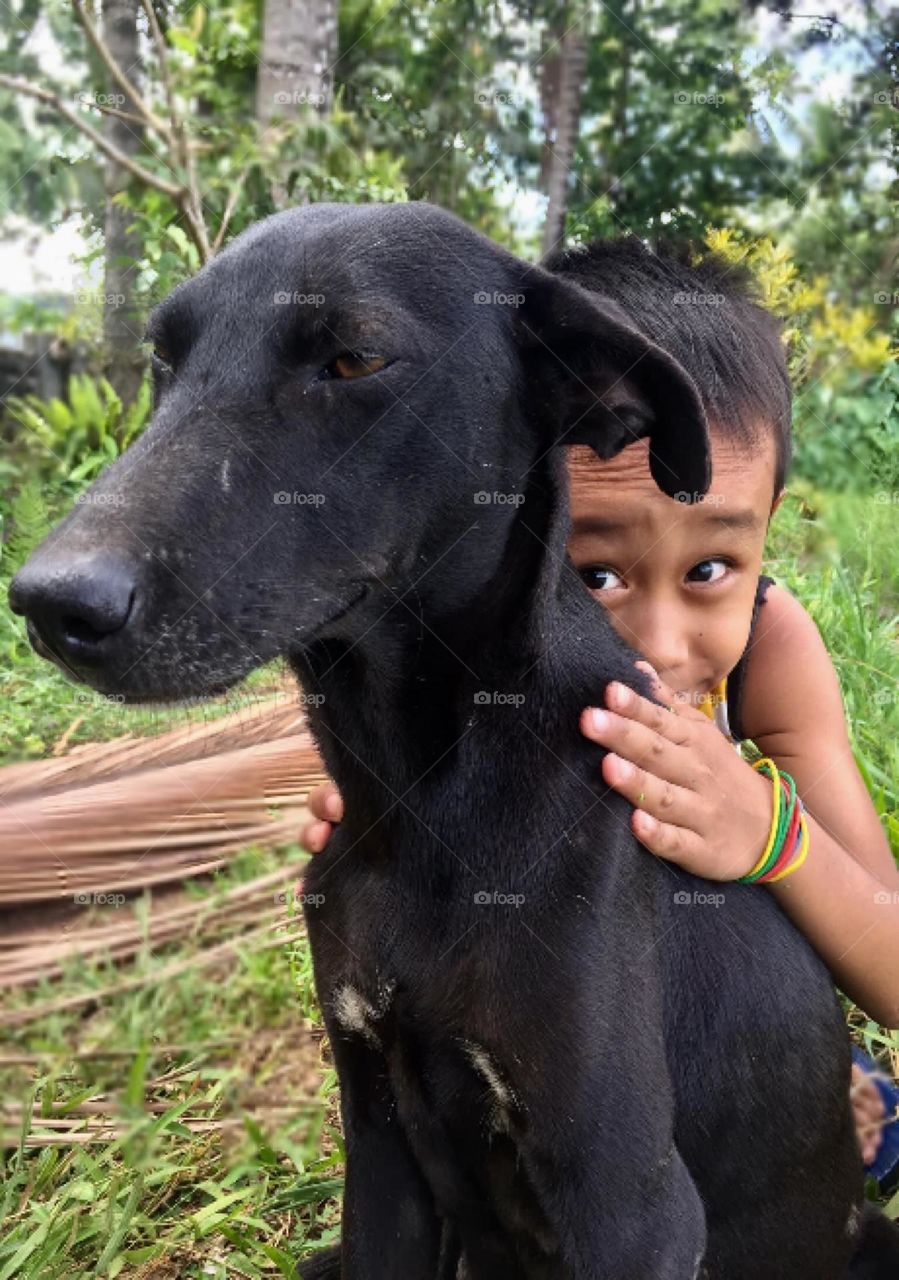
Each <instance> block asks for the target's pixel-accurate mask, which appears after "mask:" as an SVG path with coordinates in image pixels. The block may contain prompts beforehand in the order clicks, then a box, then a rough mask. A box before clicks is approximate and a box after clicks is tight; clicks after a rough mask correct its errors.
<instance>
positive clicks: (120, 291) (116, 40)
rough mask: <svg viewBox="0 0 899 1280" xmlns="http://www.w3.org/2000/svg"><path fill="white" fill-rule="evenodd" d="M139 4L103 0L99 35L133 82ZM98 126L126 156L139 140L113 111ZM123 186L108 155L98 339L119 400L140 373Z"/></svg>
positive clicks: (134, 242)
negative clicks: (117, 198) (118, 201)
mask: <svg viewBox="0 0 899 1280" xmlns="http://www.w3.org/2000/svg"><path fill="white" fill-rule="evenodd" d="M139 9H140V4H139V0H102V21H103V27H102V30H103V39H104V40H105V42H106V44H107V46H108V48H109V51H110V53H111V54H112V56H113V58H114V59H115V60H116V62H117V63H118V64H119V66H120V67H122V68H123V69H124V70H125V72H126V74H127V76H128V79H129V80H131V81H133V82H134V84H135V85H136V84H137V83H138V78H139V75H140V69H141V68H140V52H139V48H138V35H137V15H138V12H139ZM106 92H107V94H108V95H109V103H110V104H111V105H113V106H115V107H118V108H120V109H121V110H123V111H133V104H132V103H131V102H130V101H125V100H124V98H125V95H124V94H123V93H122V90H121V87H120V86H119V85H118V84H117V83H116V82H115V81H114V80H113V79H112V78H111V77H110V78H109V80H108V83H107V86H106ZM103 127H104V131H105V133H106V136H107V137H108V138H109V140H110V142H112V143H113V144H114V145H115V146H116V147H117V148H118V149H119V150H120V151H124V152H125V154H126V155H129V156H136V155H137V154H138V153H139V152H140V150H141V147H142V146H143V141H144V137H143V130H142V129H141V128H140V126H138V125H135V124H132V123H130V122H128V121H125V120H120V119H118V118H117V117H116V116H105V117H104V126H103ZM127 185H128V175H127V173H126V172H125V170H123V169H122V168H121V166H120V165H117V164H115V163H114V162H113V161H111V160H108V161H107V162H106V167H105V186H106V216H105V220H104V241H105V276H104V287H103V291H104V297H103V339H104V345H105V357H106V358H105V365H106V376H107V377H108V378H109V381H110V382H111V383H112V385H113V387H114V388H115V390H116V392H117V393H118V395H119V397H120V398H121V400H122V402H123V403H124V404H130V403H131V402H132V401H133V400H134V398H135V397H136V395H137V392H138V389H139V388H140V384H141V380H142V378H143V374H144V356H143V351H142V348H141V345H140V343H141V336H142V333H143V324H142V318H141V315H140V313H139V309H138V307H137V305H136V303H135V298H134V291H135V285H136V282H137V272H138V263H139V259H140V256H141V251H142V245H141V240H140V237H139V236H138V235H136V234H135V233H134V232H133V231H131V230H129V226H130V224H131V222H132V221H133V215H132V214H131V213H129V212H128V210H127V209H122V208H121V207H120V206H119V205H117V204H116V203H115V202H114V200H113V197H114V196H116V195H117V194H118V193H119V192H121V191H124V190H125V188H126V187H127Z"/></svg>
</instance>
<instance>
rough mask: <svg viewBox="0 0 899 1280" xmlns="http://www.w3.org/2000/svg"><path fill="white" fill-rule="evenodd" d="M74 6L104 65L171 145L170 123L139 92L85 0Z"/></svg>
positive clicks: (74, 2) (140, 112)
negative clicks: (103, 34)
mask: <svg viewBox="0 0 899 1280" xmlns="http://www.w3.org/2000/svg"><path fill="white" fill-rule="evenodd" d="M72 8H73V9H74V10H75V14H76V16H77V18H78V21H79V22H80V23H81V25H82V27H83V28H84V31H85V34H86V35H87V38H88V40H90V42H91V44H92V45H93V46H94V48H95V49H96V51H97V53H98V54H99V55H100V58H101V60H102V62H103V65H104V66H105V67H106V69H107V71H108V72H109V74H110V75H111V76H112V78H113V79H114V80H115V82H116V84H117V85H118V86H119V88H120V89H121V90H122V91H123V92H124V93H125V94H126V96H127V97H129V98H130V99H131V101H132V102H133V103H134V105H135V107H136V108H137V111H138V113H139V114H140V115H141V116H143V118H144V120H145V121H146V123H147V124H148V125H149V126H150V128H151V129H153V131H154V132H155V133H158V134H159V136H160V138H164V139H165V141H166V142H168V143H169V144H170V145H171V142H172V137H171V132H170V130H169V127H168V125H167V124H166V123H165V121H164V120H160V118H159V116H158V115H157V114H156V112H155V111H153V109H152V108H151V107H150V106H149V104H148V103H147V102H145V101H144V99H143V98H142V97H141V95H140V94H139V93H138V91H137V88H136V87H135V85H133V84H132V83H131V81H130V80H129V79H128V77H127V75H126V74H125V72H124V71H123V70H122V68H121V67H120V66H119V64H118V63H117V62H116V60H115V58H114V57H113V56H112V54H111V53H110V52H109V49H108V48H107V47H106V42H105V41H104V40H103V38H102V36H101V35H100V33H99V32H98V31H97V28H96V27H95V26H94V24H93V21H92V19H91V18H89V17H88V14H87V11H86V10H85V8H84V4H83V0H72Z"/></svg>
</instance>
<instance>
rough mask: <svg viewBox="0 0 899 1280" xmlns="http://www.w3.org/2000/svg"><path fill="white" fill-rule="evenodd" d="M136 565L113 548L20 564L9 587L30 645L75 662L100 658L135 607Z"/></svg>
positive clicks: (10, 601) (67, 554)
mask: <svg viewBox="0 0 899 1280" xmlns="http://www.w3.org/2000/svg"><path fill="white" fill-rule="evenodd" d="M136 594H137V571H136V566H135V565H134V564H133V563H132V562H131V561H129V560H127V559H126V558H125V557H123V556H121V555H118V554H116V553H114V552H112V551H95V552H87V553H66V552H59V553H57V554H54V555H52V556H47V557H41V556H39V557H38V558H37V559H36V560H34V561H32V562H29V563H28V564H26V565H25V567H24V569H22V570H21V571H20V572H19V573H18V574H16V576H15V578H13V581H12V585H11V586H10V591H9V603H10V607H11V608H12V610H13V611H14V612H15V613H19V614H23V615H24V616H25V618H27V620H28V629H29V634H30V636H31V639H32V643H34V644H35V647H36V648H38V649H40V648H41V646H43V647H44V648H45V649H47V650H48V651H49V652H48V654H47V655H46V656H55V657H57V658H60V659H63V660H64V661H67V662H73V663H77V664H78V665H85V664H88V665H89V664H90V663H91V662H100V661H102V660H103V658H104V657H105V656H106V653H107V649H108V641H109V639H110V637H112V636H114V635H116V634H117V633H118V632H120V631H122V629H123V628H124V627H125V625H126V623H127V622H128V619H129V618H130V616H131V614H132V613H133V610H134V603H135V598H136Z"/></svg>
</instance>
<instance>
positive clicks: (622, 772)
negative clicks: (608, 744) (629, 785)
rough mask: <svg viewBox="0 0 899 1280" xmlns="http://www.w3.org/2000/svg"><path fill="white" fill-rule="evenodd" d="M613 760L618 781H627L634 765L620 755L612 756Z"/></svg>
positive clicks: (632, 772) (632, 774) (632, 773)
mask: <svg viewBox="0 0 899 1280" xmlns="http://www.w3.org/2000/svg"><path fill="white" fill-rule="evenodd" d="M612 759H613V760H614V761H615V772H616V773H617V775H618V781H619V782H628V781H629V780H630V779H631V778H632V777H633V776H634V766H633V765H632V764H631V762H630V760H623V759H622V758H621V756H612Z"/></svg>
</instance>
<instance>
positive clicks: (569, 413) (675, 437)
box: [515, 267, 711, 502]
mask: <svg viewBox="0 0 899 1280" xmlns="http://www.w3.org/2000/svg"><path fill="white" fill-rule="evenodd" d="M520 295H521V296H522V298H523V301H522V302H521V305H519V306H518V307H517V309H516V313H515V314H516V320H517V323H518V326H519V333H518V337H519V343H520V345H521V353H522V360H523V365H524V370H525V377H526V379H527V383H528V391H529V396H530V402H531V404H532V405H534V406H535V407H536V409H537V412H538V413H539V415H540V418H541V420H542V421H543V423H544V424H545V426H546V430H547V431H548V432H549V433H550V434H551V435H552V436H553V440H554V443H556V444H565V445H568V444H588V445H590V447H591V448H592V449H594V450H595V452H596V453H597V454H598V455H599V457H600V458H611V457H613V456H614V454H616V453H618V452H619V450H621V449H623V448H624V447H625V445H628V444H630V443H631V442H632V441H634V440H639V439H641V438H642V437H644V436H649V437H650V453H649V467H650V471H651V472H652V476H653V479H654V480H655V482H656V484H657V485H658V486H659V488H660V489H662V490H663V492H665V493H667V494H669V495H670V496H671V497H674V496H677V497H678V499H679V501H681V502H693V501H697V500H698V499H699V498H700V497H701V495H702V494H704V493H705V492H706V490H707V489H708V487H709V483H710V481H711V461H710V453H709V437H708V428H707V424H706V418H705V412H704V410H703V407H702V402H701V400H700V397H699V392H698V391H697V389H696V384H695V383H694V382H693V380H692V378H691V377H690V376H689V374H688V373H687V372H686V370H685V369H684V368H682V366H681V365H680V364H679V363H678V361H677V360H675V359H674V357H673V356H670V355H668V353H667V352H665V351H663V350H662V348H661V347H659V346H656V344H655V343H654V342H651V341H650V340H649V339H648V338H647V337H646V336H645V335H644V334H643V333H641V332H640V330H639V329H636V328H635V327H634V326H633V325H632V324H631V323H630V322H629V320H628V318H627V315H626V314H625V312H624V311H623V309H622V308H621V307H620V306H619V305H618V304H617V303H615V302H613V301H612V299H611V298H605V297H603V296H602V295H601V294H596V293H591V292H589V291H588V290H586V289H583V288H581V286H580V285H577V284H575V283H574V282H573V281H569V280H565V279H562V278H561V277H559V276H554V275H552V274H551V273H550V272H548V271H546V270H544V269H543V268H542V267H530V268H529V269H528V271H527V274H526V275H525V276H524V278H523V280H522V284H521V288H520ZM548 443H549V442H548Z"/></svg>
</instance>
